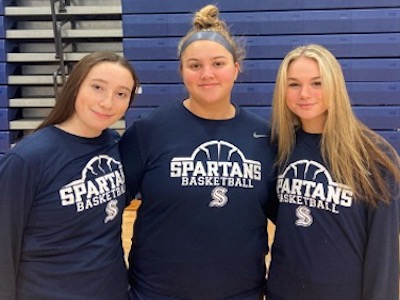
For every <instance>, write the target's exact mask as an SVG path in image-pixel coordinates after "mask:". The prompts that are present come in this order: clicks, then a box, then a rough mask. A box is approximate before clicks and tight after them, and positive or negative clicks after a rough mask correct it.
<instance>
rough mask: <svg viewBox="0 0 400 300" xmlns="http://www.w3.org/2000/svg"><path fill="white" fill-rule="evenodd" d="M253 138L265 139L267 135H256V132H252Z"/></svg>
mask: <svg viewBox="0 0 400 300" xmlns="http://www.w3.org/2000/svg"><path fill="white" fill-rule="evenodd" d="M253 137H254V138H255V139H259V138H266V137H268V135H266V134H258V133H257V132H256V131H254V132H253Z"/></svg>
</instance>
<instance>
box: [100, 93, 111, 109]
mask: <svg viewBox="0 0 400 300" xmlns="http://www.w3.org/2000/svg"><path fill="white" fill-rule="evenodd" d="M100 106H101V107H102V108H105V109H109V108H111V107H112V106H113V97H112V95H111V94H106V95H104V97H103V98H102V99H101V101H100Z"/></svg>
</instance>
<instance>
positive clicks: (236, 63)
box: [235, 62, 240, 81]
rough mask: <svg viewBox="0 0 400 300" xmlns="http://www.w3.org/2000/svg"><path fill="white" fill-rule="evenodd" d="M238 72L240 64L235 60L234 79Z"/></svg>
mask: <svg viewBox="0 0 400 300" xmlns="http://www.w3.org/2000/svg"><path fill="white" fill-rule="evenodd" d="M239 72H240V64H239V63H238V62H235V81H236V79H237V77H238V76H239Z"/></svg>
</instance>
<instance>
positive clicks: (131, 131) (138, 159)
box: [119, 122, 144, 199]
mask: <svg viewBox="0 0 400 300" xmlns="http://www.w3.org/2000/svg"><path fill="white" fill-rule="evenodd" d="M140 146H141V145H140V143H139V138H138V134H137V125H136V122H134V123H133V124H132V125H131V126H130V127H129V128H128V129H127V130H126V131H125V133H124V134H123V136H122V138H121V140H120V141H119V151H120V154H121V159H122V165H123V168H124V173H125V182H126V187H127V191H128V194H129V198H130V199H133V198H135V197H136V195H137V194H138V193H139V192H140V184H141V181H142V176H143V170H144V163H143V162H142V154H141V149H140Z"/></svg>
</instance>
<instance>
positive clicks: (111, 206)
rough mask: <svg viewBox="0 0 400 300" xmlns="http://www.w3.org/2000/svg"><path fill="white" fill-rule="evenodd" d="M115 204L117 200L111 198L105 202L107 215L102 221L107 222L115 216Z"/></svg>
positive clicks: (116, 213)
mask: <svg viewBox="0 0 400 300" xmlns="http://www.w3.org/2000/svg"><path fill="white" fill-rule="evenodd" d="M117 205H118V201H117V200H111V201H110V202H108V203H107V207H106V213H107V217H106V218H105V219H104V223H108V222H109V221H112V220H114V219H115V217H116V216H117V215H118V206H117Z"/></svg>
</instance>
